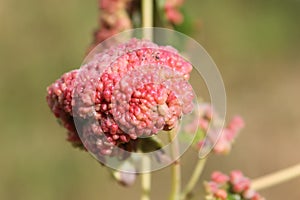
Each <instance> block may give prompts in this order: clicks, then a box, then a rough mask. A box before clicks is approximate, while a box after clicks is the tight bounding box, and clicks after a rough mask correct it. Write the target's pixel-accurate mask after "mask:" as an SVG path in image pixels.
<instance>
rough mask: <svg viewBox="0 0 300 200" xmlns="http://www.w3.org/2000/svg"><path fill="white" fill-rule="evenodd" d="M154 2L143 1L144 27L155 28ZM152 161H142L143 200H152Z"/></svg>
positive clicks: (149, 36)
mask: <svg viewBox="0 0 300 200" xmlns="http://www.w3.org/2000/svg"><path fill="white" fill-rule="evenodd" d="M153 1H154V0H142V10H141V13H142V27H143V28H146V27H152V26H153ZM144 38H146V39H148V40H150V41H151V40H152V39H153V33H152V30H149V29H145V30H144ZM150 167H151V160H150V158H149V157H148V156H146V155H145V156H144V157H143V160H142V168H143V170H144V172H143V173H142V174H141V178H142V195H141V200H150V190H151V173H150Z"/></svg>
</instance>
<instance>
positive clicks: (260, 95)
mask: <svg viewBox="0 0 300 200" xmlns="http://www.w3.org/2000/svg"><path fill="white" fill-rule="evenodd" d="M185 7H186V8H187V10H188V13H189V15H190V16H191V17H192V18H193V19H197V20H198V24H200V25H201V26H200V30H199V32H197V33H195V34H193V35H192V36H193V37H194V38H196V39H197V40H198V41H199V42H200V43H201V44H202V45H203V46H204V47H205V48H206V49H207V51H208V52H209V53H210V55H211V56H212V57H213V59H214V60H215V62H216V64H217V65H218V66H219V68H220V71H221V73H222V75H223V78H224V82H225V86H226V89H227V97H228V116H232V115H233V114H237V113H238V114H240V115H242V116H243V117H244V118H245V121H246V129H245V130H244V131H243V132H242V133H241V135H240V137H239V138H238V140H237V142H236V144H235V145H234V149H233V151H232V153H231V154H230V155H229V156H226V157H222V156H213V157H212V158H211V160H210V161H209V163H208V165H207V167H206V169H205V174H204V176H203V177H202V178H208V177H209V174H210V173H211V172H212V171H214V170H216V169H218V170H222V171H225V172H228V171H230V170H232V169H241V170H243V171H244V172H245V173H246V174H247V175H248V176H250V177H253V178H255V177H258V176H260V175H263V174H266V173H269V172H272V171H275V170H278V169H281V168H284V167H288V166H290V165H293V164H296V163H298V162H299V161H300V156H299V148H300V146H299V143H300V133H299V129H300V123H299V119H300V109H299V102H300V93H299V91H300V90H299V88H300V54H299V53H300V1H297V0H286V1H279V0H278V1H276V0H272V1H271V0H268V1H267V0H265V1H259V0H252V1H245V0H239V1H238V0H234V1H216V0H211V1H207V0H206V1H203V0H187V1H186V4H185ZM97 16H98V11H97V1H96V0H89V1H82V0H64V1H61V0H51V1H50V0H44V1H40V0H27V1H18V0H0V61H1V72H0V92H1V93H0V95H1V96H0V112H1V115H0V123H1V126H0V141H1V142H2V143H1V145H0V158H1V160H0V199H3V200H40V199H43V200H53V199H56V200H65V199H72V200H82V199H89V200H96V199H97V200H99V199H117V198H122V199H138V198H139V189H140V186H139V181H138V182H137V183H136V184H135V185H134V186H133V187H132V188H130V189H126V188H122V187H121V186H118V185H117V184H116V183H114V182H113V181H112V180H111V178H110V177H109V174H108V173H107V170H106V169H105V168H103V167H101V166H99V164H98V163H97V162H96V161H95V160H93V159H92V158H91V157H90V156H89V155H88V154H87V153H84V152H81V151H79V150H77V149H73V148H72V147H71V146H70V145H69V144H68V143H67V142H66V141H65V130H64V129H63V128H61V127H60V126H58V124H57V123H56V120H55V118H54V117H53V115H52V114H51V113H50V111H49V109H48V107H47V105H46V101H45V95H46V87H47V86H48V85H49V84H50V83H51V82H53V81H54V80H55V79H57V78H58V77H59V76H60V75H61V74H62V73H64V72H66V71H69V70H71V69H74V68H77V67H79V65H80V64H81V62H82V60H83V57H84V53H85V51H86V48H87V47H88V45H89V43H90V42H91V40H92V32H93V30H94V29H95V28H96V27H97ZM195 158H196V154H195V153H193V152H188V153H187V154H185V155H184V157H183V168H184V172H183V179H184V182H186V181H187V179H188V178H189V175H190V172H191V169H192V166H193V163H194V162H195ZM153 175H154V177H153V181H154V183H153V191H152V196H153V199H158V200H160V199H166V195H167V191H168V190H169V188H170V186H169V185H170V183H169V170H168V169H163V170H160V171H157V172H154V173H153ZM299 185H300V179H296V180H293V181H290V182H288V183H285V184H282V185H279V186H276V187H273V188H270V189H267V190H264V191H262V192H261V193H262V194H263V195H264V196H265V197H267V199H272V200H282V199H289V200H297V199H300V191H299V189H298V188H299ZM201 191H202V184H201V183H199V184H198V186H197V189H196V193H197V194H198V195H199V194H200V192H201ZM198 199H201V198H200V197H199V198H198Z"/></svg>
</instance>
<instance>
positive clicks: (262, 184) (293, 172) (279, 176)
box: [251, 164, 300, 190]
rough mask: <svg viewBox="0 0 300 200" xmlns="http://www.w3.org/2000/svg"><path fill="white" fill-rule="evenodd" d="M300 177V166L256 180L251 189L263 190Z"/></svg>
mask: <svg viewBox="0 0 300 200" xmlns="http://www.w3.org/2000/svg"><path fill="white" fill-rule="evenodd" d="M299 176H300V164H297V165H295V166H292V167H289V168H286V169H283V170H280V171H277V172H274V173H271V174H269V175H265V176H262V177H259V178H257V179H254V180H253V181H252V185H251V187H252V188H253V189H254V190H262V189H265V188H268V187H272V186H274V185H277V184H280V183H283V182H286V181H289V180H291V179H293V178H297V177H299Z"/></svg>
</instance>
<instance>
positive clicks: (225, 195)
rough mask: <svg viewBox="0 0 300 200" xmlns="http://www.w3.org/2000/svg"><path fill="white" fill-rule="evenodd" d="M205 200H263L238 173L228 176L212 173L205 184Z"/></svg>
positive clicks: (233, 172)
mask: <svg viewBox="0 0 300 200" xmlns="http://www.w3.org/2000/svg"><path fill="white" fill-rule="evenodd" d="M205 189H206V192H207V193H208V195H207V196H206V199H207V200H227V199H244V200H264V199H265V198H263V197H262V196H261V195H260V194H258V193H257V192H255V191H254V190H252V189H251V181H250V179H249V178H247V177H245V176H244V175H243V173H242V172H240V171H232V172H231V173H230V175H229V176H228V175H226V174H223V173H221V172H218V171H216V172H214V173H213V174H212V175H211V181H209V182H205Z"/></svg>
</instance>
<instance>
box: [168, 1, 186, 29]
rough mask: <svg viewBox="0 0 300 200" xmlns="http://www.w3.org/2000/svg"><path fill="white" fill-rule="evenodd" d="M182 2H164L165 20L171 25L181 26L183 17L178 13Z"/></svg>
mask: <svg viewBox="0 0 300 200" xmlns="http://www.w3.org/2000/svg"><path fill="white" fill-rule="evenodd" d="M183 2H184V0H166V2H165V14H166V18H167V20H168V21H169V22H170V23H172V24H176V25H177V24H181V23H182V22H183V16H182V14H181V13H180V11H179V8H180V7H181V6H182V4H183Z"/></svg>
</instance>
